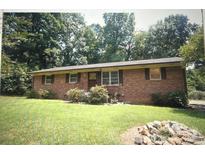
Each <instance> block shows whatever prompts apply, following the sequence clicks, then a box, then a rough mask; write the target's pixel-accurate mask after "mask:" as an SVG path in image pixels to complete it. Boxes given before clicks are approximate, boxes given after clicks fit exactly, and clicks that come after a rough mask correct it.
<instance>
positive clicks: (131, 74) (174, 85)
mask: <svg viewBox="0 0 205 154" xmlns="http://www.w3.org/2000/svg"><path fill="white" fill-rule="evenodd" d="M166 73H167V77H166V79H165V80H145V75H144V74H145V73H144V69H138V70H124V71H123V85H121V86H119V87H115V86H111V87H108V89H109V91H110V92H112V93H114V92H115V91H118V92H119V93H120V94H121V95H122V97H121V99H122V100H124V101H127V102H129V103H151V94H152V93H157V92H161V93H162V94H163V93H167V92H170V91H175V90H185V85H184V76H183V70H182V69H181V68H180V67H170V68H166Z"/></svg>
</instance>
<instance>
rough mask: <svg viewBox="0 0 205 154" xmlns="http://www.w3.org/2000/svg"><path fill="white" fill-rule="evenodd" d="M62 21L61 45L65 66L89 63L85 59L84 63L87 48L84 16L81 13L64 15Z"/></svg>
mask: <svg viewBox="0 0 205 154" xmlns="http://www.w3.org/2000/svg"><path fill="white" fill-rule="evenodd" d="M61 21H62V24H63V31H62V33H61V42H60V43H61V50H62V58H63V65H64V66H65V65H75V64H81V63H82V62H83V63H87V60H86V61H85V59H84V58H83V59H84V60H83V61H82V54H83V52H84V47H85V38H84V37H83V33H84V29H85V22H84V18H83V16H81V14H79V13H62V14H61Z"/></svg>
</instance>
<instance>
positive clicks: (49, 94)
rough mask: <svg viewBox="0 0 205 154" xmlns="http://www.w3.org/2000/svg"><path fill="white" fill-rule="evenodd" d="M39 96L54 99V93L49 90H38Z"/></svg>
mask: <svg viewBox="0 0 205 154" xmlns="http://www.w3.org/2000/svg"><path fill="white" fill-rule="evenodd" d="M38 95H39V98H43V99H54V98H56V94H55V93H54V92H53V91H51V90H45V89H40V90H39V91H38Z"/></svg>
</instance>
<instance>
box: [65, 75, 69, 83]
mask: <svg viewBox="0 0 205 154" xmlns="http://www.w3.org/2000/svg"><path fill="white" fill-rule="evenodd" d="M65 82H66V83H68V82H69V73H67V74H66V75H65Z"/></svg>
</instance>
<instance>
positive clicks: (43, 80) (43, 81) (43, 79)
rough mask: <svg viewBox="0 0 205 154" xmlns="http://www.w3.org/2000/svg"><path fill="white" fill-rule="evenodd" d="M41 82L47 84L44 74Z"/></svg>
mask: <svg viewBox="0 0 205 154" xmlns="http://www.w3.org/2000/svg"><path fill="white" fill-rule="evenodd" d="M41 83H42V84H45V75H42V80H41Z"/></svg>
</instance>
